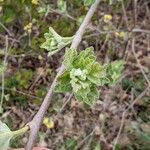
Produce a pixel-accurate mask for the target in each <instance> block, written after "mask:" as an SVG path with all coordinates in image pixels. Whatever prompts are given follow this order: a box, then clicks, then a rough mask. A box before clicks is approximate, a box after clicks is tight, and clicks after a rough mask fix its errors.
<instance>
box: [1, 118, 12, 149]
mask: <svg viewBox="0 0 150 150" xmlns="http://www.w3.org/2000/svg"><path fill="white" fill-rule="evenodd" d="M12 136H13V134H12V131H10V129H9V128H8V126H7V125H6V124H4V123H2V122H1V121H0V148H1V150H7V149H8V147H9V142H10V139H11V138H12Z"/></svg>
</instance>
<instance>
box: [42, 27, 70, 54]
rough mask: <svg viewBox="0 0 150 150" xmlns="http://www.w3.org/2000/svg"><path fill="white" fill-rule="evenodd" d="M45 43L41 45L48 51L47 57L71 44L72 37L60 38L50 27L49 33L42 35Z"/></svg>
mask: <svg viewBox="0 0 150 150" xmlns="http://www.w3.org/2000/svg"><path fill="white" fill-rule="evenodd" d="M44 37H45V42H44V43H43V44H42V45H41V48H44V49H46V50H47V51H48V55H49V56H50V55H53V54H55V53H57V52H58V51H60V50H61V49H62V48H64V47H65V46H67V45H68V44H70V43H71V42H72V39H73V37H62V36H60V35H59V34H58V33H56V32H55V30H54V29H53V28H52V27H49V33H45V34H44Z"/></svg>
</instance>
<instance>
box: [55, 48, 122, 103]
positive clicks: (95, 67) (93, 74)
mask: <svg viewBox="0 0 150 150" xmlns="http://www.w3.org/2000/svg"><path fill="white" fill-rule="evenodd" d="M63 63H64V65H65V72H64V73H63V74H62V75H61V76H59V78H58V80H57V82H58V83H57V86H56V88H55V91H57V92H67V91H71V90H72V92H73V93H74V95H75V97H76V99H77V100H78V101H79V102H84V103H86V104H88V105H93V104H94V103H95V102H96V100H97V99H98V98H99V92H98V89H97V87H98V86H104V85H106V84H110V85H113V84H115V83H116V82H117V81H118V80H119V79H120V76H121V71H122V69H123V64H124V63H123V61H116V62H112V63H111V64H109V65H102V64H100V63H98V62H97V61H96V57H95V55H94V49H93V48H92V47H89V48H86V49H85V50H83V51H81V52H80V53H79V54H78V53H77V51H76V50H75V49H66V52H65V56H64V62H63Z"/></svg>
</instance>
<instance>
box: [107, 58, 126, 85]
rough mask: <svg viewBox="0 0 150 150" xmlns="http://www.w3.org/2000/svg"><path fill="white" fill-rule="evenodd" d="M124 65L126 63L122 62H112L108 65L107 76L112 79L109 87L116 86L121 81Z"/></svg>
mask: <svg viewBox="0 0 150 150" xmlns="http://www.w3.org/2000/svg"><path fill="white" fill-rule="evenodd" d="M124 64H125V62H124V61H122V60H120V61H114V62H111V63H110V64H109V65H108V68H107V76H108V78H109V79H110V82H109V85H111V86H114V85H115V84H116V83H117V82H118V80H119V79H120V75H121V71H122V70H123V68H124Z"/></svg>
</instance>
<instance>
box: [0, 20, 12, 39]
mask: <svg viewBox="0 0 150 150" xmlns="http://www.w3.org/2000/svg"><path fill="white" fill-rule="evenodd" d="M0 26H1V27H2V28H3V29H4V30H5V31H6V32H7V33H8V35H9V36H12V34H11V33H10V31H9V30H8V29H7V27H5V25H4V24H2V23H1V22H0Z"/></svg>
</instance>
